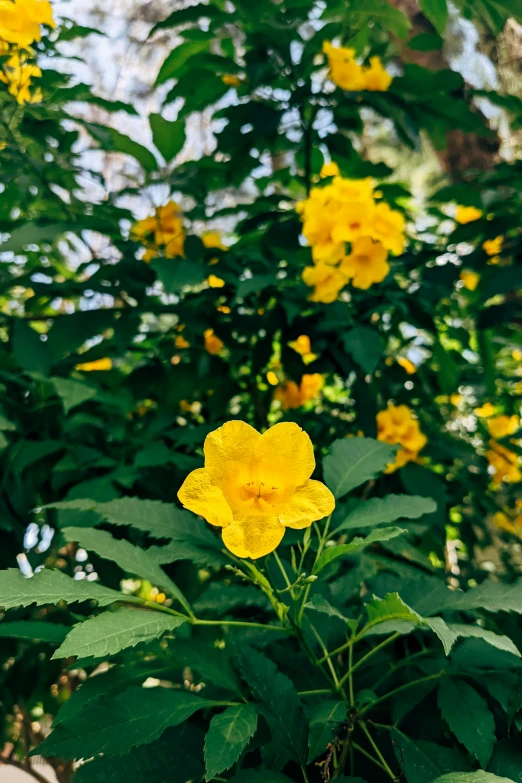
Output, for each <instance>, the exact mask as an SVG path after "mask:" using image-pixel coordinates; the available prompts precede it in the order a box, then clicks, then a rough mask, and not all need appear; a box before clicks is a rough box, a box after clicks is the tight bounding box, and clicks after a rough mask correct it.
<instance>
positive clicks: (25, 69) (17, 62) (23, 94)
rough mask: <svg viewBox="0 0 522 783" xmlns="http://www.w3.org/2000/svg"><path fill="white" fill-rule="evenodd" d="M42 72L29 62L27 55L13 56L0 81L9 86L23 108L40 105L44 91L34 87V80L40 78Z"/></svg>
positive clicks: (8, 61)
mask: <svg viewBox="0 0 522 783" xmlns="http://www.w3.org/2000/svg"><path fill="white" fill-rule="evenodd" d="M41 75H42V71H41V70H40V68H39V67H38V66H37V65H35V64H34V63H28V62H27V55H22V54H18V53H17V54H13V55H12V56H11V57H10V58H9V59H8V60H7V62H4V64H3V66H2V70H1V71H0V81H1V82H3V83H4V84H7V86H8V90H9V92H10V93H11V95H14V96H15V97H16V100H17V102H18V103H19V104H20V105H21V106H23V105H24V104H25V103H40V102H41V100H42V91H41V90H40V89H39V88H37V89H35V88H34V87H33V83H32V79H34V78H37V79H38V78H40V76H41Z"/></svg>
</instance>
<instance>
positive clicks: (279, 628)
mask: <svg viewBox="0 0 522 783" xmlns="http://www.w3.org/2000/svg"><path fill="white" fill-rule="evenodd" d="M187 619H189V618H187ZM190 622H191V623H192V625H229V626H233V627H235V628H260V629H262V630H263V631H282V632H283V633H292V632H293V631H292V628H285V626H283V625H263V623H248V622H245V621H243V620H199V619H198V618H197V617H195V618H194V619H193V620H190Z"/></svg>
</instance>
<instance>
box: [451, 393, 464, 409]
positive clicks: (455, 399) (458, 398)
mask: <svg viewBox="0 0 522 783" xmlns="http://www.w3.org/2000/svg"><path fill="white" fill-rule="evenodd" d="M463 400H464V397H463V396H462V394H451V395H450V402H451V404H452V405H454V406H455V408H458V406H459V405H460V404H461V403H462V401H463Z"/></svg>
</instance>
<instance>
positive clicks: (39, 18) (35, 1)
mask: <svg viewBox="0 0 522 783" xmlns="http://www.w3.org/2000/svg"><path fill="white" fill-rule="evenodd" d="M43 24H45V25H48V26H49V27H55V26H56V25H55V22H54V18H53V9H52V6H51V3H50V2H49V0H0V39H1V40H2V41H6V42H7V43H10V44H16V45H17V46H20V47H21V48H22V49H27V48H28V47H29V46H31V44H33V43H34V42H35V41H39V40H40V39H41V37H42V30H41V25H43Z"/></svg>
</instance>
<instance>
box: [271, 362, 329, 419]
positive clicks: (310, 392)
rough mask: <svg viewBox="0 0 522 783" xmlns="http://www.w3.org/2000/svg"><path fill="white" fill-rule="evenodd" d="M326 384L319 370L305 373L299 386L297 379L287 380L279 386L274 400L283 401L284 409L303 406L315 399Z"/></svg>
mask: <svg viewBox="0 0 522 783" xmlns="http://www.w3.org/2000/svg"><path fill="white" fill-rule="evenodd" d="M323 386H324V378H323V376H322V375H320V374H319V373H318V372H316V373H313V374H311V375H303V377H302V378H301V383H300V384H299V386H298V385H297V383H296V382H295V381H287V382H286V383H283V384H281V385H280V386H278V387H277V389H276V390H275V394H274V400H278V401H279V402H280V403H281V407H282V408H283V410H285V411H287V410H289V409H291V408H301V407H302V406H303V405H306V403H307V402H311V400H313V399H315V398H316V397H317V396H318V394H319V392H320V391H321V389H322V388H323Z"/></svg>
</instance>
